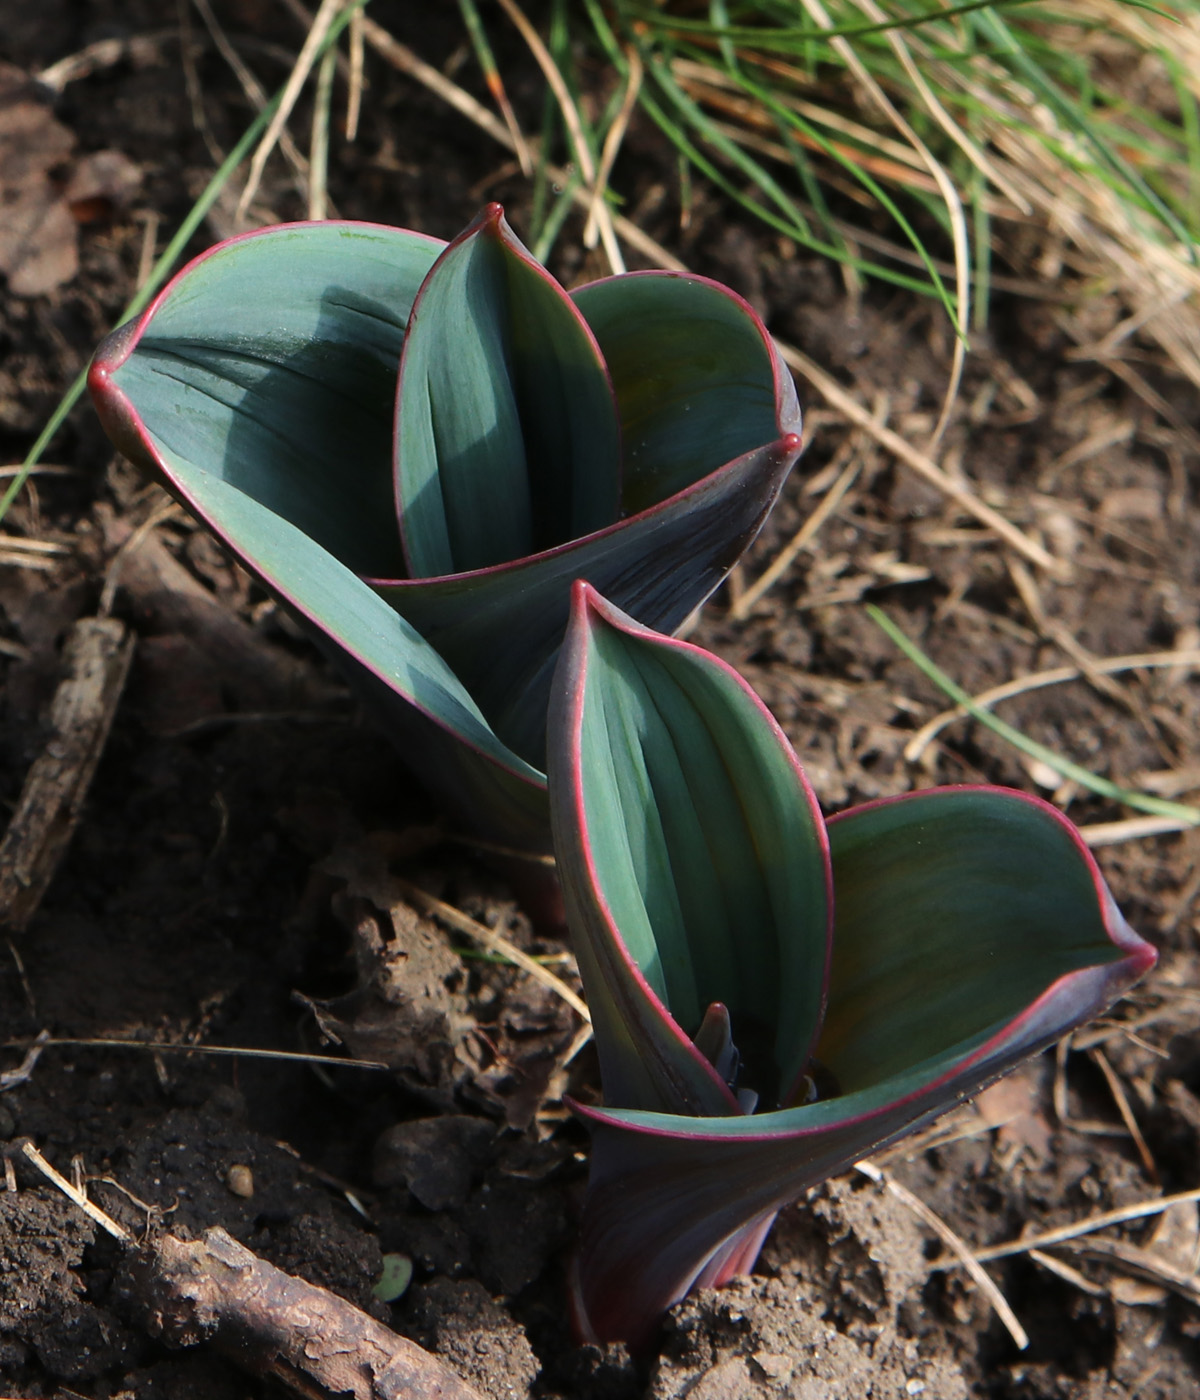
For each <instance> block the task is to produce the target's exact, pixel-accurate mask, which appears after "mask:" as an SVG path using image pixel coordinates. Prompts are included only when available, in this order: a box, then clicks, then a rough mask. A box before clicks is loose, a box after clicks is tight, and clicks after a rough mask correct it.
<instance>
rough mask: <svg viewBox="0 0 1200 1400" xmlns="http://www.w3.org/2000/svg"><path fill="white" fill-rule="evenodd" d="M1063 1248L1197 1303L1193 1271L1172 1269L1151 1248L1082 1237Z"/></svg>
mask: <svg viewBox="0 0 1200 1400" xmlns="http://www.w3.org/2000/svg"><path fill="white" fill-rule="evenodd" d="M1064 1248H1067V1249H1070V1250H1072V1251H1073V1252H1074V1253H1077V1254H1082V1255H1085V1256H1087V1257H1090V1258H1092V1259H1100V1260H1103V1261H1104V1262H1105V1263H1110V1264H1117V1265H1119V1266H1120V1269H1121V1272H1122V1273H1127V1274H1133V1275H1134V1276H1135V1277H1137V1278H1142V1279H1145V1280H1146V1282H1147V1283H1156V1284H1161V1285H1162V1286H1163V1287H1164V1288H1169V1289H1171V1290H1172V1292H1174V1293H1178V1294H1179V1295H1180V1296H1181V1297H1183V1298H1186V1299H1187V1300H1188V1301H1189V1302H1191V1303H1195V1304H1197V1305H1200V1278H1197V1277H1196V1275H1195V1274H1194V1273H1188V1272H1186V1271H1185V1270H1183V1269H1177V1268H1174V1267H1173V1266H1172V1265H1170V1264H1168V1263H1167V1262H1166V1261H1165V1260H1164V1259H1160V1258H1159V1257H1158V1255H1156V1254H1155V1253H1154V1252H1153V1251H1152V1250H1149V1249H1140V1248H1139V1247H1138V1246H1137V1245H1136V1244H1128V1243H1127V1242H1126V1241H1125V1240H1086V1241H1081V1242H1080V1243H1078V1244H1068V1245H1065V1246H1064Z"/></svg>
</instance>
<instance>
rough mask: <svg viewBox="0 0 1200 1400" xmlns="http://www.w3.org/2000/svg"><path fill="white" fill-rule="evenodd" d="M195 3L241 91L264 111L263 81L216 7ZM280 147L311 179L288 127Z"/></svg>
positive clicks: (195, 0)
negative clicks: (247, 62)
mask: <svg viewBox="0 0 1200 1400" xmlns="http://www.w3.org/2000/svg"><path fill="white" fill-rule="evenodd" d="M192 4H193V5H194V6H195V9H196V13H197V14H198V15H199V16H200V18H201V19H202V20H203V21H204V27H205V28H206V29H207V30H208V33H209V37H210V38H211V39H212V41H213V44H214V46H215V47H216V50H217V52H218V53H219V54H220V55H221V57H222V58H223V59H224V60H225V62H226V63H227V64H228V65H229V67H230V70H231V71H232V73H233V75H234V77H235V78H236V79H237V80H238V82H239V83H240V84H241V88H242V91H243V92H244V93H245V94H246V96H247V97H248V98H249V99H250V101H251V102H252V103H253V104H254V107H255V109H256V110H257V111H259V112H261V111H262V109H263V108H264V107H265V106H266V105H267V103H268V101H269V100H270V99H269V98H268V96H267V94H266V92H265V91H264V90H263V87H262V84H261V83H260V82H259V81H258V79H257V78H256V77H255V76H254V74H253V73H252V72H251V71H250V69H249V68H247V67H246V65H245V64H244V63H243V62H242V58H241V55H240V54H239V53H238V51H237V50H236V49H235V48H234V47H233V45H232V44H231V43H230V42H229V36H228V35H227V34H226V33H225V31H224V29H222V28H221V24H220V21H219V20H218V19H217V17H216V15H215V14H214V13H213V8H212V6H211V5H210V4H209V2H208V0H192ZM279 149H280V150H281V151H282V152H283V154H284V157H285V158H286V160H287V162H288V164H289V165H290V166H291V167H292V169H293V170H294V171H295V172H296V174H297V175H298V176H299V178H300V179H301V180H302V181H306V180H307V179H308V161H307V160H306V159H305V157H304V155H303V153H302V152H301V150H300V148H299V147H298V146H297V145H296V143H295V141H293V140H292V136H291V132H289V131H288V130H287V128H286V127H284V128H283V129H282V130H281V131H280V133H279Z"/></svg>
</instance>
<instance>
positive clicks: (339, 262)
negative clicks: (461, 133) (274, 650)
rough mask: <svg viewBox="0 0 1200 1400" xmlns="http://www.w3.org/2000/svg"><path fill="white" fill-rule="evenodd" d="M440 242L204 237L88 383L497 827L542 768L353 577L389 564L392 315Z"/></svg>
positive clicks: (398, 319)
mask: <svg viewBox="0 0 1200 1400" xmlns="http://www.w3.org/2000/svg"><path fill="white" fill-rule="evenodd" d="M441 246H442V245H440V244H439V243H437V242H435V241H434V240H431V239H426V238H423V237H420V236H418V235H415V234H407V233H403V232H401V231H398V230H394V229H385V228H375V227H373V226H370V225H353V224H351V225H345V224H319V225H301V226H295V227H284V228H280V229H272V230H269V231H267V232H264V233H259V234H254V235H250V236H247V237H245V238H239V239H235V240H233V241H231V242H229V243H226V244H222V245H220V246H219V247H217V248H216V249H214V250H213V251H212V252H211V253H209V254H208V255H206V256H205V257H203V258H202V259H200V260H198V261H197V262H195V263H193V264H192V265H191V267H190V268H189V269H188V270H187V271H186V273H185V274H183V275H182V276H181V277H179V278H177V279H176V280H175V281H174V282H173V283H171V284H170V285H169V286H168V287H167V288H166V289H165V290H164V291H163V293H162V294H161V295H160V296H159V298H158V300H157V301H156V302H155V304H154V305H153V306H152V307H151V308H150V310H149V311H148V312H147V313H146V315H145V316H144V317H143V318H142V319H141V320H140V321H138V322H134V323H131V324H129V325H127V326H124V327H122V328H121V329H120V330H118V331H117V332H115V333H114V334H113V335H112V336H110V337H109V339H108V340H107V341H106V342H105V344H104V345H103V346H102V347H101V348H100V350H99V351H98V352H97V356H96V359H95V361H94V362H93V366H92V370H91V375H90V383H91V388H92V393H93V397H94V399H95V401H96V403H97V407H98V408H99V410H100V413H101V417H102V419H103V421H104V423H105V427H106V428H107V430H108V432H109V434H110V436H111V437H112V438H113V440H114V441H115V442H116V443H117V444H118V446H120V447H121V448H122V450H123V451H125V452H126V454H127V455H129V456H130V457H132V458H133V459H134V460H136V461H139V462H141V463H142V464H143V465H145V466H146V467H148V468H149V469H150V470H152V471H154V472H155V473H156V474H157V475H158V476H159V477H160V478H161V479H162V480H163V481H164V483H165V484H166V485H167V486H168V487H169V489H170V490H171V492H172V493H173V494H174V495H175V496H176V497H178V498H179V499H180V500H181V501H182V502H183V503H184V504H185V505H186V506H187V507H188V508H189V509H190V510H192V511H193V512H194V513H195V514H196V515H197V516H198V517H199V518H200V519H202V520H203V521H205V523H206V524H207V525H209V527H210V528H211V529H212V530H213V531H214V532H215V533H216V534H217V535H218V537H219V538H220V539H221V540H222V541H223V542H224V543H225V544H226V545H227V547H228V548H229V549H230V550H231V552H232V553H233V554H234V555H235V556H236V557H237V558H238V559H239V560H240V561H241V562H242V563H243V564H244V565H245V566H246V567H247V568H248V569H250V570H251V572H253V573H254V574H256V575H257V576H258V577H259V578H260V579H262V580H263V582H264V583H265V584H266V585H267V586H268V587H269V588H270V589H271V590H272V591H273V592H275V593H276V594H277V596H279V597H280V598H281V599H283V600H284V601H285V602H286V603H287V604H288V605H289V606H290V607H291V608H292V609H293V610H294V611H295V612H296V614H297V616H298V617H299V618H300V619H301V621H302V622H304V623H305V624H306V626H307V627H308V630H309V631H310V633H311V635H312V636H313V637H314V640H316V641H317V642H318V643H319V644H322V645H324V646H326V648H327V649H329V648H330V646H331V639H334V642H335V644H334V645H333V650H334V651H336V653H337V657H338V659H339V660H341V662H342V664H343V665H344V666H346V667H348V668H349V669H350V671H351V672H352V674H353V675H355V677H356V679H357V681H358V683H359V684H360V685H361V686H362V687H363V688H365V689H367V690H368V691H369V692H370V693H371V694H372V696H373V698H374V699H375V700H376V702H377V703H379V704H382V705H384V706H385V708H386V710H387V712H388V713H389V714H390V716H391V719H392V721H393V723H394V724H396V725H400V726H403V727H405V728H408V729H412V730H414V731H415V733H416V734H417V735H419V736H420V737H419V739H416V740H414V742H413V743H411V744H408V745H405V747H406V749H408V750H410V751H411V752H412V754H413V757H414V762H415V764H416V766H417V767H418V768H419V769H420V768H422V766H423V765H424V766H427V767H428V768H429V769H430V770H436V771H431V772H430V774H429V776H430V777H431V779H433V780H434V781H435V783H436V785H438V786H439V787H441V788H442V789H443V790H445V789H446V788H447V787H449V788H450V792H451V796H450V801H451V803H452V805H455V806H457V807H459V808H462V809H464V810H466V809H471V810H476V809H478V810H482V811H486V810H487V809H486V808H482V807H478V803H479V800H480V797H479V794H480V792H481V791H482V792H489V793H491V798H490V799H489V800H490V801H491V802H492V805H493V810H494V811H495V812H496V824H497V826H498V828H500V829H511V831H516V832H525V831H530V830H535V829H539V828H540V829H543V830H544V823H545V815H544V813H545V798H544V792H543V790H542V789H543V779H542V775H541V773H540V772H539V771H538V770H537V769H536V768H533V767H532V766H531V765H529V764H528V763H526V762H525V761H524V760H523V759H521V758H519V757H518V756H517V755H516V754H514V753H513V752H511V750H509V749H508V747H507V746H506V745H505V744H503V743H502V742H501V741H500V740H499V739H498V738H497V736H496V735H495V733H494V732H493V730H492V729H491V726H490V725H489V724H488V723H487V721H486V720H485V719H484V718H483V715H482V713H481V711H480V709H479V706H478V704H477V703H476V701H475V700H474V698H473V697H472V696H471V694H470V692H469V691H468V690H467V689H466V687H465V686H464V685H463V684H462V682H461V681H460V680H459V678H458V677H457V676H456V675H455V674H454V672H453V671H452V670H451V668H450V667H449V666H448V665H447V663H446V661H445V659H444V658H443V657H442V656H440V655H439V653H438V652H437V651H436V649H435V648H434V647H433V646H431V645H430V644H429V642H427V641H426V640H425V639H424V638H423V637H422V636H421V635H420V634H419V632H417V631H416V630H415V628H414V627H413V626H412V625H411V624H410V623H408V622H406V621H405V619H404V618H402V617H400V616H399V615H398V614H397V613H396V612H395V610H394V609H392V608H390V607H388V605H387V604H386V603H385V602H384V601H383V599H381V598H380V597H379V596H378V595H377V594H376V593H375V592H374V590H372V589H371V588H370V587H369V586H368V585H367V584H366V583H364V582H363V581H362V579H361V578H360V577H359V576H358V571H359V570H362V571H365V572H390V571H391V570H393V569H395V568H397V567H399V564H400V557H399V556H400V550H399V540H398V536H397V533H396V528H395V515H394V512H393V509H392V503H391V484H390V481H389V476H388V471H387V462H388V461H389V459H390V452H391V403H392V398H393V392H394V382H395V373H396V365H397V363H398V361H399V357H400V352H401V347H402V344H403V337H404V325H405V322H406V319H407V313H408V310H409V309H410V308H411V306H412V303H413V300H414V299H415V297H416V294H417V289H418V287H419V286H420V284H421V282H422V280H423V279H424V277H425V276H426V274H427V273H428V271H429V268H430V267H431V266H432V264H433V261H434V259H435V258H436V256H437V254H438V252H439V250H440V248H441ZM372 469H373V470H372ZM446 734H449V735H454V736H456V738H455V739H454V740H453V741H452V742H448V741H447V740H446V739H443V737H442V736H443V735H446ZM464 748H465V750H466V752H463V753H460V752H459V750H460V749H464ZM456 790H457V793H456Z"/></svg>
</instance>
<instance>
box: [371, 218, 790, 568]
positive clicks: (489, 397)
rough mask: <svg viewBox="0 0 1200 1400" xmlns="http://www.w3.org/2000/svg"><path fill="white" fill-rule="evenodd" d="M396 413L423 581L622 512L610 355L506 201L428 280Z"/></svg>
mask: <svg viewBox="0 0 1200 1400" xmlns="http://www.w3.org/2000/svg"><path fill="white" fill-rule="evenodd" d="M396 411H397V420H396V496H397V501H398V505H399V510H400V523H401V529H402V532H403V537H404V548H405V553H406V555H407V558H408V565H409V568H408V572H409V574H410V575H411V576H412V577H414V578H433V577H437V576H439V575H443V574H454V573H462V572H464V571H466V570H470V569H481V568H486V567H487V566H489V565H492V564H499V563H503V562H504V561H506V560H511V559H520V558H522V557H524V556H525V555H528V554H533V553H535V552H537V551H539V550H545V549H549V548H551V547H553V546H554V545H557V544H562V543H565V542H566V541H568V540H571V539H575V538H577V537H578V536H580V535H586V534H589V533H591V532H592V531H594V530H599V529H601V528H602V527H603V526H605V525H610V524H612V522H613V521H614V520H616V518H617V511H618V507H619V501H620V470H621V449H620V427H619V424H618V421H617V411H616V405H615V403H614V400H613V392H612V386H611V385H610V383H609V380H608V376H607V374H606V372H605V369H604V363H603V360H602V359H601V357H600V353H599V350H598V349H597V346H596V342H595V339H594V338H593V336H592V334H591V332H590V331H589V330H588V328H587V323H586V322H585V321H584V319H583V318H582V316H580V314H579V313H578V312H577V311H576V310H575V308H574V306H573V305H572V304H571V301H570V299H569V298H568V297H567V295H566V293H565V292H564V291H563V290H562V288H561V287H559V286H558V284H557V283H556V282H555V281H554V280H553V279H552V278H551V277H550V275H549V274H548V273H547V272H546V271H545V270H544V269H543V268H541V267H539V266H538V265H537V263H535V262H534V261H533V259H532V258H531V257H530V255H529V254H528V252H526V250H525V249H524V248H523V247H522V246H521V244H520V243H519V242H518V241H517V239H516V238H515V236H514V235H513V233H512V230H511V229H510V228H509V227H508V225H507V224H506V223H505V221H504V217H503V212H502V211H501V209H500V206H499V205H498V204H493V205H490V206H489V207H488V208H487V209H485V210H484V211H483V213H482V214H481V215H480V216H479V218H477V219H476V220H475V222H474V223H473V224H472V225H471V226H470V228H468V229H467V231H466V232H465V233H463V234H462V235H460V237H458V238H457V239H455V240H454V242H453V243H451V244H450V246H449V247H448V248H447V249H446V251H445V252H444V253H443V254H442V256H441V257H440V258H439V259H438V261H437V263H436V265H435V266H434V267H433V269H432V270H431V272H430V274H429V277H428V278H427V280H426V282H425V284H424V286H423V287H422V288H421V292H420V296H419V297H418V299H417V304H416V307H415V309H414V313H413V318H412V323H411V325H410V327H409V336H408V341H407V344H406V345H405V349H404V358H403V363H402V366H401V373H400V387H399V393H398V397H397V405H396ZM767 436H775V434H768V435H767Z"/></svg>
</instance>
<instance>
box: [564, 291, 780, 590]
mask: <svg viewBox="0 0 1200 1400" xmlns="http://www.w3.org/2000/svg"><path fill="white" fill-rule="evenodd" d="M571 297H572V299H573V301H574V302H575V305H576V306H577V307H578V308H579V310H580V311H581V312H582V313H583V315H584V317H585V318H586V319H587V323H588V325H589V326H591V328H592V330H593V331H594V333H595V336H596V339H597V341H598V342H599V344H600V349H601V351H602V352H603V354H604V358H605V361H606V362H607V364H608V370H609V374H610V375H611V376H612V382H613V388H614V390H615V391H616V395H617V404H618V407H619V409H620V414H621V434H622V440H623V444H624V467H623V480H624V491H623V500H622V504H623V506H624V509H625V510H626V511H627V512H633V511H639V510H645V509H646V508H647V507H648V506H651V505H654V504H656V503H657V502H659V501H662V500H665V499H666V498H667V497H668V496H671V495H673V494H674V493H675V492H677V491H681V490H683V489H684V488H686V487H688V486H690V485H691V484H692V483H693V482H696V481H699V480H700V479H701V478H702V477H703V476H705V475H706V474H707V473H708V472H711V471H715V470H716V469H717V468H718V467H720V466H723V465H724V464H725V463H726V462H728V461H731V460H732V459H733V458H734V457H738V456H741V455H742V454H743V453H744V452H746V451H748V450H749V448H751V447H753V446H756V445H757V444H758V443H762V442H769V441H771V440H773V439H775V438H779V437H782V436H783V435H784V434H786V433H793V432H795V433H798V432H799V431H800V406H799V403H798V402H797V399H796V390H795V386H794V385H793V383H792V377H791V375H790V373H789V372H788V370H787V369H786V367H785V366H784V365H783V364H782V363H781V361H780V360H779V357H778V355H777V354H776V353H775V349H774V346H773V345H772V343H771V338H770V336H769V335H768V334H767V332H766V329H765V327H764V326H763V324H762V322H761V321H760V320H759V318H758V316H757V315H756V314H755V312H754V310H753V308H752V307H751V306H750V305H749V304H748V303H747V302H745V301H743V300H742V298H741V297H739V296H737V295H735V294H734V293H733V292H731V291H730V290H729V289H728V288H727V287H722V286H720V285H719V284H718V283H716V282H710V281H708V280H707V279H706V278H703V277H692V276H687V275H684V274H681V273H674V272H639V273H630V274H627V275H624V276H621V277H607V278H605V279H604V280H603V281H600V282H592V283H590V284H589V285H587V286H586V287H580V288H578V289H577V290H576V291H574V292H572V293H571ZM601 591H602V592H603V591H604V590H603V589H601Z"/></svg>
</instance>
